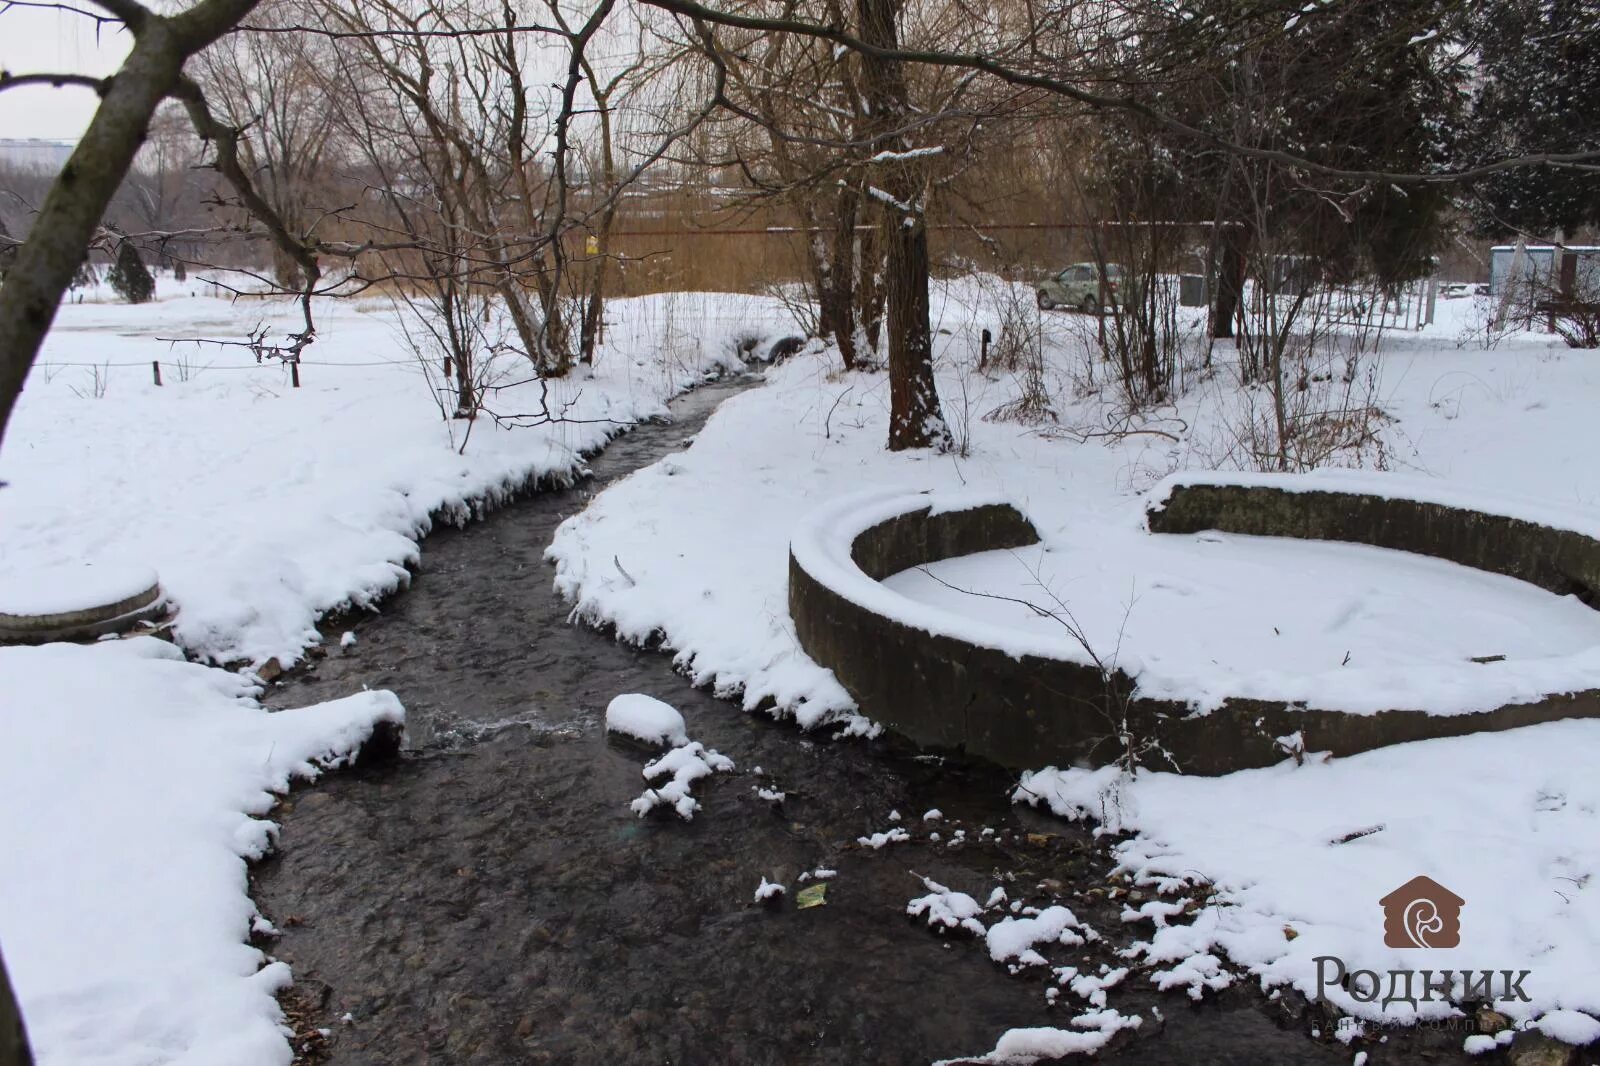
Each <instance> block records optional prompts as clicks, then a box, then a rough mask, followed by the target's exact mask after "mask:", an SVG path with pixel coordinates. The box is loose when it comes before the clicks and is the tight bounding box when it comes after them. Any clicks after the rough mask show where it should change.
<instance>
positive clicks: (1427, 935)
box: [1378, 877, 1467, 948]
mask: <svg viewBox="0 0 1600 1066" xmlns="http://www.w3.org/2000/svg"><path fill="white" fill-rule="evenodd" d="M1466 902H1467V901H1466V900H1464V899H1462V898H1461V897H1460V896H1458V895H1456V894H1455V893H1454V892H1452V891H1450V890H1449V889H1448V888H1445V887H1444V886H1443V885H1441V884H1440V883H1439V882H1437V881H1435V880H1434V879H1433V878H1431V877H1413V878H1412V879H1411V880H1409V881H1407V882H1406V883H1405V884H1403V885H1401V886H1400V887H1399V888H1397V889H1395V890H1394V891H1393V892H1391V893H1389V894H1388V895H1387V896H1384V897H1383V898H1382V899H1380V900H1379V901H1378V903H1379V904H1381V905H1382V907H1383V942H1384V943H1385V944H1387V945H1388V946H1389V947H1391V948H1453V947H1455V946H1456V945H1457V944H1460V943H1461V907H1462V905H1463V904H1465V903H1466Z"/></svg>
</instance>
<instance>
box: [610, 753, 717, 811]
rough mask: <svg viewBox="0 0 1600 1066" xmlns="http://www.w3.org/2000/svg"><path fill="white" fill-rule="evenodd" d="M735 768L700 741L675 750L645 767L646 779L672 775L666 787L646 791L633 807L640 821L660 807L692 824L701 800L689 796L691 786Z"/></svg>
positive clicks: (634, 802) (651, 779)
mask: <svg viewBox="0 0 1600 1066" xmlns="http://www.w3.org/2000/svg"><path fill="white" fill-rule="evenodd" d="M732 769H733V760H732V759H730V758H728V757H727V756H726V755H722V754H719V753H718V752H715V751H712V750H711V749H710V748H707V747H706V746H705V745H704V744H702V743H700V742H699V741H698V740H696V741H692V742H690V743H688V744H685V745H684V746H683V747H681V748H674V749H672V750H671V751H669V752H667V753H666V754H665V755H663V756H661V757H660V758H659V759H656V760H654V761H653V762H650V763H648V764H646V765H645V768H644V779H645V780H646V781H654V780H655V779H656V778H658V777H666V776H667V775H669V774H670V775H671V780H669V781H667V782H666V784H663V785H659V786H655V787H651V788H647V789H645V790H644V791H643V792H641V793H640V794H639V797H638V798H637V799H635V800H634V801H633V802H632V803H631V804H629V806H630V807H632V809H633V813H635V814H637V815H638V816H639V817H640V818H643V817H644V816H645V815H647V814H649V813H650V812H651V811H653V810H655V809H656V808H657V807H670V808H672V809H673V810H674V811H676V812H677V814H678V817H680V818H682V819H683V820H684V821H691V820H692V819H693V818H694V812H695V811H698V810H699V809H700V801H699V800H697V799H695V798H694V797H693V796H691V795H690V794H689V789H690V787H691V786H692V785H693V784H694V783H695V782H696V781H698V780H700V779H701V778H702V777H710V776H711V775H712V774H714V773H727V772H729V771H731V770H732Z"/></svg>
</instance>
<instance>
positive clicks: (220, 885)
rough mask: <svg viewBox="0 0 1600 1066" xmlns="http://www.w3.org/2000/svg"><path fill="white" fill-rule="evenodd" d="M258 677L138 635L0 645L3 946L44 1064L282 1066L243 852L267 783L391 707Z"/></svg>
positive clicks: (261, 840)
mask: <svg viewBox="0 0 1600 1066" xmlns="http://www.w3.org/2000/svg"><path fill="white" fill-rule="evenodd" d="M256 692H257V690H256V689H255V688H254V687H253V686H252V685H251V683H250V682H249V681H247V680H246V679H244V678H243V677H241V676H240V675H238V674H232V673H228V672H226V671H223V670H217V669H213V668H210V667H206V666H201V665H198V664H195V663H189V662H185V661H184V660H183V655H182V653H181V652H179V651H178V650H177V649H175V648H173V647H172V645H170V644H166V643H163V642H161V641H158V640H154V639H151V638H148V637H139V638H134V639H131V640H122V641H112V642H107V643H103V644H95V645H89V646H79V645H73V644H49V645H45V646H43V647H37V648H0V943H3V944H4V946H5V954H6V965H7V966H8V967H9V969H10V971H11V977H12V981H13V983H14V985H15V987H16V991H17V995H18V996H19V998H20V999H21V1003H22V1010H23V1013H24V1014H25V1015H26V1016H27V1021H28V1029H29V1034H30V1036H31V1038H32V1040H33V1042H34V1044H35V1050H36V1052H37V1053H38V1056H39V1059H40V1062H41V1063H48V1064H51V1066H90V1064H93V1066H102V1064H108V1063H149V1064H157V1063H196V1064H199V1063H239V1064H268V1063H270V1064H274V1066H276V1064H286V1063H288V1062H289V1060H290V1057H291V1053H290V1049H289V1045H288V1043H287V1041H286V1040H285V1037H284V1030H283V1029H281V1028H280V1025H281V1022H282V1014H281V1012H280V1011H279V1008H278V1004H277V1001H276V999H275V998H274V994H275V993H276V992H277V991H278V990H279V989H280V988H283V987H284V986H286V985H287V984H288V983H289V980H290V974H289V968H288V967H287V966H285V965H284V964H283V963H280V962H270V961H269V960H268V959H267V958H265V957H264V956H263V955H262V953H261V952H260V951H258V950H256V949H255V948H253V947H251V946H249V945H248V944H246V943H245V938H246V936H247V935H248V934H249V932H250V929H251V927H252V924H253V920H254V919H256V918H257V917H258V916H257V915H256V911H255V906H254V904H252V903H251V901H250V897H249V895H248V884H247V881H246V870H245V860H247V859H254V858H258V857H260V856H261V855H263V854H265V853H266V852H267V850H268V849H269V848H270V846H271V843H272V837H273V832H274V830H275V826H274V825H273V824H272V823H271V822H270V821H267V820H266V819H265V818H264V817H263V816H264V815H266V814H267V813H268V812H269V811H270V810H271V809H272V807H273V805H274V803H275V802H276V800H275V797H274V795H273V794H274V793H277V792H282V791H284V790H285V789H287V788H288V787H289V783H290V782H291V781H292V780H293V779H295V778H310V777H314V776H316V775H317V774H318V773H319V772H320V771H321V770H322V769H324V768H328V767H332V766H337V765H340V764H342V763H343V762H345V761H346V760H348V759H349V758H351V757H352V756H353V755H354V754H355V753H356V752H357V751H358V750H359V748H360V746H361V745H362V743H364V742H365V741H366V739H367V738H368V737H370V736H371V734H372V731H373V729H374V728H375V727H376V726H377V725H378V724H379V723H385V722H387V723H395V724H398V723H400V722H402V721H403V717H404V711H403V710H402V708H401V706H400V703H399V701H398V700H397V699H395V697H394V696H393V695H391V694H390V693H388V692H363V693H360V694H358V695H354V696H350V697H348V698H345V699H341V700H334V701H332V702H330V703H323V704H318V705H316V706H312V707H303V708H300V709H298V710H289V711H282V712H276V713H268V712H267V711H266V710H265V709H264V708H263V707H261V705H260V704H259V703H257V702H256V700H255V698H254V697H255V694H256Z"/></svg>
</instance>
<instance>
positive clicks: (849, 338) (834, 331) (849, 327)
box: [817, 185, 859, 370]
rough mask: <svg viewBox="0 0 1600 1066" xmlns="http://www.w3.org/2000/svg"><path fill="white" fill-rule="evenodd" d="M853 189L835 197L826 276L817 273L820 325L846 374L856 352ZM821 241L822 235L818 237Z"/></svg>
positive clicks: (855, 196)
mask: <svg viewBox="0 0 1600 1066" xmlns="http://www.w3.org/2000/svg"><path fill="white" fill-rule="evenodd" d="M858 195H859V194H858V193H857V191H856V189H855V188H854V187H852V186H849V185H842V186H840V188H839V193H838V206H837V210H836V212H835V215H834V228H833V233H832V234H830V235H829V238H828V241H827V243H826V245H825V250H824V252H823V255H825V256H826V257H827V260H826V273H825V274H824V273H822V272H820V271H819V275H820V276H819V277H818V278H817V298H818V304H819V314H818V319H819V324H820V325H821V327H822V332H823V334H824V335H825V336H831V337H832V338H833V339H834V343H835V344H837V345H838V346H839V355H840V356H841V357H842V358H843V360H844V365H845V369H846V370H851V369H854V368H855V365H856V362H857V359H858V358H859V355H858V353H857V352H856V315H855V298H856V271H855V256H856V250H855V244H856V201H857V198H858ZM817 239H818V240H821V239H822V235H821V234H818V235H817Z"/></svg>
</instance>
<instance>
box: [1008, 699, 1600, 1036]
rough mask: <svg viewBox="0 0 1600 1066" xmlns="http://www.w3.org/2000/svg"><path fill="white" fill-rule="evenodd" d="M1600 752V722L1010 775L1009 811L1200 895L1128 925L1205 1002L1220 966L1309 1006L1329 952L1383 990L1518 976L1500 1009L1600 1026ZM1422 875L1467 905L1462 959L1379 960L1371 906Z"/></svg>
mask: <svg viewBox="0 0 1600 1066" xmlns="http://www.w3.org/2000/svg"><path fill="white" fill-rule="evenodd" d="M1597 747H1600V722H1595V721H1565V722H1550V723H1547V724H1544V725H1537V726H1530V727H1528V728H1526V729H1515V730H1510V731H1508V732H1504V733H1490V734H1479V735H1476V736H1470V737H1455V738H1451V739H1444V740H1430V741H1425V742H1421V743H1416V744H1402V745H1396V746H1394V747H1390V748H1383V749H1380V750H1377V751H1371V752H1366V753H1364V754H1361V755H1355V756H1351V757H1349V758H1345V759H1336V760H1332V761H1330V762H1324V761H1322V760H1319V759H1310V760H1307V761H1306V763H1305V764H1304V765H1300V766H1297V765H1295V764H1294V763H1293V762H1285V763H1283V764H1282V765H1280V766H1276V767H1272V768H1270V769H1264V770H1246V771H1241V772H1239V773H1235V774H1230V775H1228V776H1226V777H1220V778H1200V777H1189V776H1179V775H1174V774H1163V773H1150V772H1141V773H1139V774H1138V775H1137V776H1136V777H1131V778H1130V777H1127V776H1125V775H1123V774H1122V773H1121V772H1120V771H1118V770H1117V769H1116V768H1115V767H1106V768H1103V769H1100V770H1094V771H1088V770H1075V769H1074V770H1056V769H1049V770H1043V771H1040V772H1038V773H1033V774H1025V775H1023V778H1022V783H1021V785H1020V786H1019V787H1018V789H1017V792H1016V799H1017V801H1018V802H1023V803H1030V804H1036V805H1040V806H1043V807H1046V808H1047V809H1049V810H1051V811H1053V812H1055V813H1056V814H1058V815H1060V816H1062V817H1065V818H1071V819H1089V820H1093V821H1095V822H1098V823H1100V824H1101V825H1103V826H1104V827H1105V828H1106V829H1107V830H1109V831H1112V832H1119V833H1133V834H1135V835H1133V836H1132V837H1130V838H1129V839H1126V840H1123V841H1120V842H1118V843H1117V844H1116V845H1115V846H1114V854H1115V855H1116V857H1117V859H1118V863H1119V869H1121V870H1123V871H1126V872H1127V873H1128V874H1130V875H1131V876H1132V877H1133V879H1134V881H1135V882H1136V883H1137V884H1139V885H1140V886H1144V887H1151V886H1154V887H1156V888H1157V889H1158V890H1159V891H1160V892H1162V893H1164V894H1166V895H1167V896H1169V897H1170V898H1177V899H1179V900H1180V901H1181V900H1182V899H1183V898H1192V899H1195V900H1201V899H1203V906H1201V907H1199V908H1198V912H1197V913H1196V914H1195V915H1194V919H1193V922H1192V924H1169V923H1168V922H1167V921H1166V920H1165V918H1164V917H1163V916H1162V913H1158V912H1159V908H1155V907H1152V908H1150V909H1149V910H1148V911H1147V913H1140V912H1137V911H1131V910H1130V912H1128V913H1127V914H1125V915H1124V917H1125V919H1126V920H1129V921H1136V922H1139V921H1153V923H1154V925H1153V927H1152V928H1150V937H1149V939H1148V940H1147V941H1145V942H1144V943H1143V944H1142V945H1140V946H1138V947H1137V948H1136V949H1135V951H1136V953H1137V955H1138V956H1139V957H1140V958H1141V959H1142V960H1143V961H1145V962H1147V963H1152V964H1155V965H1156V966H1157V970H1156V972H1155V973H1153V974H1152V975H1151V978H1150V980H1151V981H1152V982H1154V983H1157V984H1158V985H1161V984H1163V982H1165V983H1166V985H1176V986H1182V987H1191V988H1199V987H1200V985H1201V983H1202V982H1203V981H1204V979H1205V978H1206V977H1207V976H1208V975H1211V976H1214V975H1216V973H1217V970H1216V967H1215V958H1216V956H1226V958H1227V959H1229V960H1231V961H1232V962H1233V963H1234V964H1236V965H1238V966H1240V967H1243V968H1244V969H1245V970H1247V971H1248V972H1249V973H1250V974H1251V975H1252V976H1253V977H1254V978H1256V979H1258V980H1259V981H1260V982H1261V984H1262V985H1263V986H1264V987H1267V988H1272V987H1275V986H1278V985H1291V986H1293V987H1294V988H1295V989H1297V990H1298V991H1300V992H1302V993H1303V994H1305V995H1306V996H1315V995H1316V994H1317V992H1318V980H1317V965H1316V962H1315V960H1316V959H1317V958H1318V957H1323V956H1331V957H1333V958H1337V959H1340V960H1342V962H1343V964H1344V965H1345V967H1346V968H1347V969H1348V970H1350V971H1352V972H1353V971H1355V970H1357V969H1365V970H1372V971H1374V972H1377V973H1379V974H1386V973H1387V971H1389V970H1396V969H1413V968H1417V967H1422V966H1425V967H1427V968H1429V969H1431V970H1434V971H1439V970H1446V969H1448V970H1452V971H1456V970H1462V969H1470V970H1472V971H1474V972H1477V971H1481V970H1484V969H1493V970H1495V971H1496V972H1497V973H1498V972H1499V971H1501V970H1511V971H1513V972H1515V971H1519V970H1524V969H1526V970H1528V971H1529V976H1528V978H1527V979H1526V981H1524V982H1523V984H1522V988H1523V990H1524V991H1525V992H1526V993H1527V995H1528V997H1529V1001H1528V1002H1522V1001H1520V1000H1514V1001H1511V1002H1499V1003H1496V1004H1495V1009H1496V1010H1499V1011H1501V1012H1502V1013H1504V1014H1506V1015H1507V1016H1508V1017H1511V1018H1513V1019H1530V1018H1536V1017H1538V1016H1539V1015H1541V1014H1544V1013H1546V1012H1548V1011H1554V1010H1557V1009H1563V1008H1564V1009H1568V1010H1576V1011H1584V1012H1588V1013H1590V1014H1600V970H1597V969H1596V967H1595V965H1594V958H1595V952H1596V951H1597V950H1600V877H1597V875H1600V781H1597V780H1596V778H1595V775H1594V768H1593V764H1594V756H1593V753H1594V752H1595V750H1596V749H1597ZM1418 875H1426V876H1428V877H1431V878H1433V879H1434V880H1435V881H1437V882H1438V883H1439V884H1441V885H1444V886H1446V887H1447V888H1448V889H1449V890H1450V891H1452V892H1454V893H1455V894H1456V895H1458V896H1460V897H1462V898H1464V899H1465V900H1466V904H1465V906H1464V907H1462V909H1461V918H1460V921H1461V940H1460V946H1459V947H1452V948H1434V949H1432V950H1429V951H1426V952H1423V953H1419V952H1417V951H1416V950H1412V949H1397V948H1390V947H1387V946H1385V943H1384V920H1385V918H1384V908H1383V906H1382V904H1380V902H1379V901H1380V899H1382V898H1383V897H1384V896H1385V895H1387V894H1388V893H1389V892H1390V891H1392V890H1393V889H1395V888H1397V887H1399V886H1401V885H1403V884H1405V883H1406V882H1408V881H1410V880H1411V879H1412V878H1414V877H1416V876H1418ZM1206 886H1209V887H1210V888H1211V889H1214V890H1215V891H1214V894H1209V895H1207V894H1206V893H1205V892H1202V891H1201V890H1202V889H1203V888H1205V887H1206ZM1208 957H1210V958H1211V962H1210V963H1206V964H1205V965H1201V964H1200V963H1202V962H1204V960H1206V959H1207V958H1208ZM1460 984H1461V983H1460V982H1457V987H1456V988H1455V994H1456V995H1457V996H1460V994H1461V993H1462V988H1461V987H1460ZM1164 986H1165V985H1164ZM1496 990H1497V991H1498V990H1499V985H1498V984H1497V985H1496ZM1322 992H1323V993H1324V994H1325V995H1326V996H1327V998H1328V999H1329V1000H1330V1001H1331V1002H1332V1003H1333V1004H1334V1005H1335V1006H1337V1007H1338V1008H1339V1009H1340V1010H1341V1011H1344V1012H1346V1013H1349V1014H1352V1015H1355V1016H1357V1017H1360V1018H1366V1019H1370V1020H1388V1021H1391V1022H1393V1021H1402V1022H1405V1021H1411V1020H1415V1019H1417V1018H1430V1017H1433V1018H1436V1017H1443V1016H1448V1015H1450V1014H1452V1013H1454V1008H1453V1007H1452V1006H1451V1005H1450V1004H1448V1003H1442V1002H1439V1001H1438V999H1437V997H1435V1000H1434V1001H1433V1002H1421V1003H1419V1004H1411V1003H1405V1002H1393V1003H1388V1004H1385V1003H1383V1002H1382V1001H1381V999H1380V1000H1378V1001H1375V1002H1364V1001H1362V1000H1360V999H1357V998H1354V997H1352V996H1351V995H1350V992H1349V991H1348V990H1347V989H1345V988H1342V987H1338V986H1332V987H1324V988H1322ZM1419 993H1420V989H1419Z"/></svg>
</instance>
